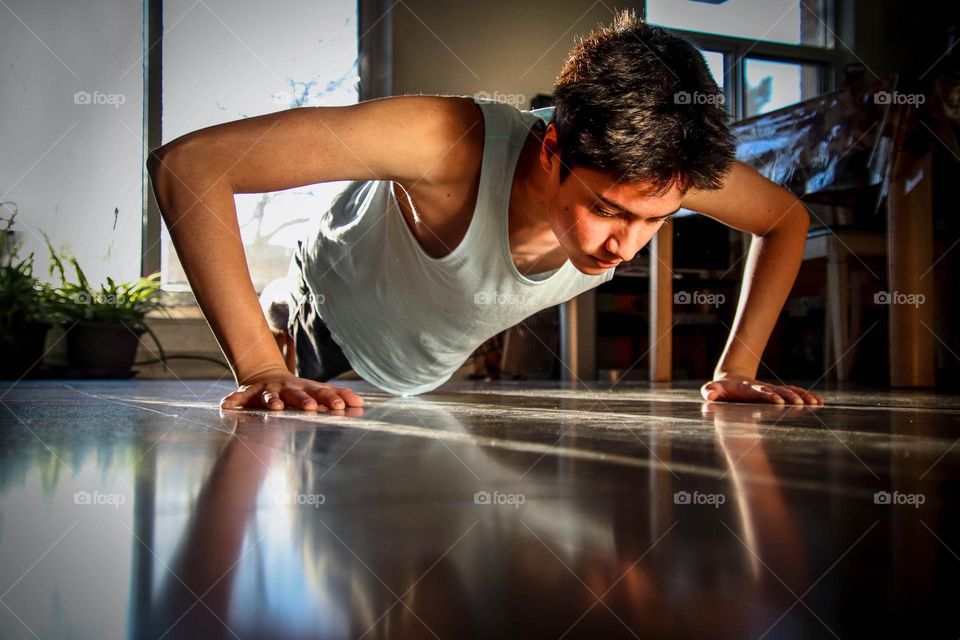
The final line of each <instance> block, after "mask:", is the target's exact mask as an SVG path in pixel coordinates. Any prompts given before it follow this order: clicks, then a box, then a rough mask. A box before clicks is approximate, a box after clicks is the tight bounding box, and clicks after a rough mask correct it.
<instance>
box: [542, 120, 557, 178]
mask: <svg viewBox="0 0 960 640" xmlns="http://www.w3.org/2000/svg"><path fill="white" fill-rule="evenodd" d="M559 162H560V145H559V142H558V137H557V126H556V125H555V124H553V123H552V122H551V123H550V124H548V125H547V130H546V131H545V132H544V134H543V144H541V145H540V166H541V167H543V170H544V171H547V172H548V173H552V172H553V168H554V167H553V165H554V164H557V163H559Z"/></svg>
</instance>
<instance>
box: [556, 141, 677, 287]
mask: <svg viewBox="0 0 960 640" xmlns="http://www.w3.org/2000/svg"><path fill="white" fill-rule="evenodd" d="M551 128H552V125H551ZM550 134H551V132H550V130H549V129H548V131H547V134H546V136H545V137H546V138H547V139H549V138H550ZM545 142H547V140H545ZM542 153H543V152H542ZM541 161H546V162H548V163H549V169H548V170H549V171H550V180H549V185H550V188H549V191H548V196H547V214H548V217H549V220H550V224H551V227H552V228H553V233H554V235H556V236H557V239H558V240H559V242H560V245H561V246H562V247H563V249H564V251H565V252H566V254H567V257H568V258H569V259H570V262H572V263H573V265H574V266H575V267H576V268H577V269H578V270H579V271H581V272H582V273H585V274H588V275H598V274H600V273H603V272H604V271H605V270H607V269H612V268H613V267H614V266H616V264H618V263H619V262H621V261H629V260H631V259H632V258H633V257H634V256H635V255H636V253H637V252H638V251H640V249H641V248H642V247H643V246H644V245H646V244H647V242H649V241H650V239H651V238H652V237H653V236H654V235H655V234H656V233H657V230H659V229H660V227H661V226H662V225H663V223H664V222H665V221H666V219H667V218H666V217H665V216H669V215H670V214H671V213H674V212H675V211H676V210H677V209H678V208H679V207H680V201H681V198H682V194H681V192H680V191H679V189H677V188H676V186H671V188H670V190H669V191H667V192H666V193H664V194H662V195H659V196H654V195H651V194H650V188H649V185H647V184H645V183H637V182H623V183H617V182H616V181H615V180H614V179H613V178H611V177H610V176H608V175H607V174H605V173H603V172H600V171H596V170H593V169H586V168H583V167H574V168H573V170H572V171H571V172H570V174H569V175H568V176H567V177H566V179H565V180H564V181H563V183H562V184H561V183H560V174H559V167H560V160H559V156H558V155H556V154H554V155H552V156H550V157H549V158H547V157H546V156H542V157H541ZM545 168H546V167H545ZM616 205H620V207H622V209H621V208H618V207H617V206H616Z"/></svg>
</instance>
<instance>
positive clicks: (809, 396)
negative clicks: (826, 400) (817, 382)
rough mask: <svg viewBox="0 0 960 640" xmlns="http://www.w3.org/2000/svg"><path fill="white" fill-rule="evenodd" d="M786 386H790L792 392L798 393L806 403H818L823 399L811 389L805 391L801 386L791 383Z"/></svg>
mask: <svg viewBox="0 0 960 640" xmlns="http://www.w3.org/2000/svg"><path fill="white" fill-rule="evenodd" d="M788 386H789V387H790V390H791V391H793V392H794V393H796V394H797V395H799V396H800V397H801V398H803V401H804V402H805V403H807V404H820V403H821V402H823V399H822V398H820V396H818V395H817V394H815V393H814V392H813V391H807V390H806V389H804V388H802V387H795V386H793V385H788Z"/></svg>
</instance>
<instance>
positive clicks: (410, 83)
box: [393, 0, 643, 109]
mask: <svg viewBox="0 0 960 640" xmlns="http://www.w3.org/2000/svg"><path fill="white" fill-rule="evenodd" d="M604 4H605V3H594V2H588V1H585V0H563V1H557V0H525V1H524V2H507V1H502V0H498V1H495V2H468V1H466V0H460V1H454V0H451V1H448V2H437V1H436V0H404V2H403V3H398V4H397V5H396V6H395V7H394V9H393V11H394V15H393V29H394V32H393V47H394V52H393V56H394V60H393V62H394V75H393V91H394V93H395V94H407V93H438V94H456V95H473V94H474V93H476V92H478V91H485V92H487V93H491V94H492V93H494V92H500V93H502V94H506V95H508V96H510V98H511V99H518V98H521V97H522V98H525V102H524V103H523V104H521V105H519V106H520V107H521V108H524V109H526V108H529V102H530V98H532V97H533V96H534V95H536V94H537V93H551V92H552V90H553V81H554V78H555V77H556V75H557V72H559V71H560V67H561V65H562V64H563V61H564V59H565V57H566V54H567V52H568V51H569V50H570V48H571V47H573V45H574V39H575V38H576V37H577V36H582V35H585V34H586V33H588V32H589V31H591V30H592V29H593V28H594V27H596V26H597V24H599V23H600V22H609V21H610V20H611V18H612V14H611V13H610V9H608V8H607V6H609V7H610V8H611V9H613V8H616V9H624V8H629V7H634V8H636V10H637V11H638V13H639V11H640V8H641V7H642V5H643V2H642V0H637V1H635V2H618V3H606V5H607V6H604Z"/></svg>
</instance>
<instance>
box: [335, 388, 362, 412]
mask: <svg viewBox="0 0 960 640" xmlns="http://www.w3.org/2000/svg"><path fill="white" fill-rule="evenodd" d="M333 390H334V392H336V393H337V394H338V395H339V396H340V397H341V398H343V401H344V402H345V403H347V406H348V407H362V406H363V398H361V397H360V396H358V395H357V394H356V393H354V392H353V389H350V388H348V387H333Z"/></svg>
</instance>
